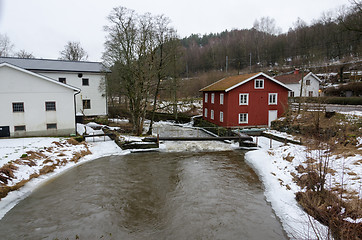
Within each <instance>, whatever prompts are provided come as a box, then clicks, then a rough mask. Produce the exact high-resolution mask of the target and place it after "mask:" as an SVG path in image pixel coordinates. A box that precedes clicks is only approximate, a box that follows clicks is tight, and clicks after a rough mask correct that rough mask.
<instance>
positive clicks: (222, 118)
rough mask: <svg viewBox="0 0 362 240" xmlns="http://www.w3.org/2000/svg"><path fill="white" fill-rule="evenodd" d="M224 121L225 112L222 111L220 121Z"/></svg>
mask: <svg viewBox="0 0 362 240" xmlns="http://www.w3.org/2000/svg"><path fill="white" fill-rule="evenodd" d="M223 121H224V113H223V112H220V122H223Z"/></svg>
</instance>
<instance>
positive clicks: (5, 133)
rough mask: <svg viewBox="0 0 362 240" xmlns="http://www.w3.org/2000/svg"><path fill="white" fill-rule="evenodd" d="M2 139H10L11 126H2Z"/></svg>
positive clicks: (0, 133)
mask: <svg viewBox="0 0 362 240" xmlns="http://www.w3.org/2000/svg"><path fill="white" fill-rule="evenodd" d="M0 137H10V127H9V126H0Z"/></svg>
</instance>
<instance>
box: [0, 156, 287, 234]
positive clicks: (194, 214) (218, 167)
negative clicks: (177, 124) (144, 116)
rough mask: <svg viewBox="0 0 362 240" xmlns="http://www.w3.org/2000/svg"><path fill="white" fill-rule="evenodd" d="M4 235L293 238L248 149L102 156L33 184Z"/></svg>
mask: <svg viewBox="0 0 362 240" xmlns="http://www.w3.org/2000/svg"><path fill="white" fill-rule="evenodd" d="M0 234H1V235H0V238H1V239H78V238H79V239H258V240H260V239H278V240H279V239H286V237H285V235H284V232H283V230H282V227H281V224H280V222H279V221H278V220H277V219H276V217H275V215H274V213H273V211H272V209H271V207H270V206H269V205H268V204H267V203H266V201H265V198H264V195H263V189H262V185H261V183H260V181H259V180H258V177H257V175H256V174H255V173H254V172H253V170H252V169H251V168H250V167H249V166H248V165H247V164H246V163H245V162H244V156H243V153H242V152H237V151H227V152H209V153H207V152H202V153H185V152H183V153H142V154H130V155H125V156H111V157H105V158H101V159H98V160H95V161H92V162H89V163H86V164H83V165H80V166H78V167H75V168H73V169H71V170H70V171H68V172H66V173H64V174H62V175H60V176H59V177H58V178H55V179H53V180H52V181H50V182H48V183H47V184H46V185H44V186H42V187H41V188H39V189H37V190H36V191H34V192H33V193H32V194H31V195H30V196H29V197H28V198H26V199H24V200H23V201H21V202H20V203H19V204H18V205H17V206H15V207H14V208H13V209H12V210H11V211H10V212H8V213H7V214H6V215H5V216H4V218H3V219H2V220H1V221H0Z"/></svg>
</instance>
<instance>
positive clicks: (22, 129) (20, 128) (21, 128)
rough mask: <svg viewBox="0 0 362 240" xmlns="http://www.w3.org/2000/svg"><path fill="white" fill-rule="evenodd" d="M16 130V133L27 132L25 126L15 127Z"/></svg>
mask: <svg viewBox="0 0 362 240" xmlns="http://www.w3.org/2000/svg"><path fill="white" fill-rule="evenodd" d="M14 130H15V132H18V131H26V129H25V125H21V126H14Z"/></svg>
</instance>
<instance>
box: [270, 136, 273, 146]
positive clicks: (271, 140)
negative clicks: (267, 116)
mask: <svg viewBox="0 0 362 240" xmlns="http://www.w3.org/2000/svg"><path fill="white" fill-rule="evenodd" d="M272 142H273V139H272V138H270V148H273V145H272Z"/></svg>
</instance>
